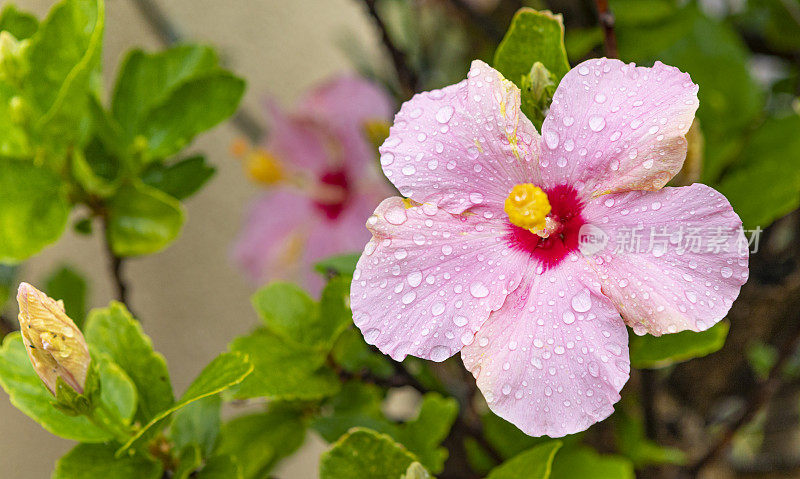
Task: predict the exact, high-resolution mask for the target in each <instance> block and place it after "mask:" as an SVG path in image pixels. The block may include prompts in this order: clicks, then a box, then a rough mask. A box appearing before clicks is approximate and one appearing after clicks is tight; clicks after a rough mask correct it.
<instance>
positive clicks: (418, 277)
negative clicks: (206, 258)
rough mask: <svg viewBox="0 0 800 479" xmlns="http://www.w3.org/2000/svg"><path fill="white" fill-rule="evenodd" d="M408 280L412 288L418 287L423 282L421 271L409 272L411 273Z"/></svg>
mask: <svg viewBox="0 0 800 479" xmlns="http://www.w3.org/2000/svg"><path fill="white" fill-rule="evenodd" d="M406 280H407V281H408V284H409V285H410V286H411V287H412V288H416V287H417V286H419V285H420V284H421V283H422V273H421V272H419V271H415V272H413V273H409V275H408V276H407V277H406Z"/></svg>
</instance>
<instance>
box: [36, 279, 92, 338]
mask: <svg viewBox="0 0 800 479" xmlns="http://www.w3.org/2000/svg"><path fill="white" fill-rule="evenodd" d="M44 289H45V292H46V293H47V295H48V296H50V297H51V298H54V299H60V300H62V301H64V309H65V311H66V312H67V316H69V317H70V319H72V321H74V322H75V324H76V325H77V326H78V328H81V326H82V325H83V321H84V319H86V294H87V289H88V286H87V284H86V278H84V277H83V275H81V274H80V273H78V272H77V271H76V270H74V269H73V268H71V267H69V266H62V267H61V268H59V269H57V270H56V271H54V272H53V273H52V274H51V275H50V277H48V278H47V280H46V281H45V286H44Z"/></svg>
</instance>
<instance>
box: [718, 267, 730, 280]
mask: <svg viewBox="0 0 800 479" xmlns="http://www.w3.org/2000/svg"><path fill="white" fill-rule="evenodd" d="M719 274H720V275H722V277H723V278H730V277H731V276H733V270H732V269H730V268H728V267H727V266H724V267H723V268H722V269H721V270H719Z"/></svg>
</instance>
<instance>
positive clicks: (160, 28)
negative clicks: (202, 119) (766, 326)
mask: <svg viewBox="0 0 800 479" xmlns="http://www.w3.org/2000/svg"><path fill="white" fill-rule="evenodd" d="M133 3H134V5H135V6H136V7H137V8H138V9H139V13H141V15H142V16H143V17H144V19H145V20H146V21H147V23H148V24H149V25H150V27H151V28H152V29H153V32H155V34H156V36H158V39H159V40H160V41H161V43H163V44H164V45H174V44H176V43H180V42H182V41H184V37H183V36H182V35H181V32H180V29H179V28H178V27H177V26H176V25H175V24H174V23H173V22H172V21H171V20H170V18H169V16H168V15H167V14H166V13H164V11H163V10H162V9H161V7H159V6H158V4H157V3H156V2H155V1H153V0H133ZM231 122H232V123H233V125H234V126H235V127H236V128H237V129H238V130H239V131H241V132H242V133H243V134H244V135H245V136H246V137H247V138H248V139H249V140H250V141H251V142H252V143H258V142H259V141H261V138H263V137H264V128H263V127H262V126H261V124H260V123H259V121H258V120H257V116H256V115H254V114H253V113H252V112H250V111H249V110H248V109H247V108H245V107H240V108H239V110H238V111H237V112H236V114H235V115H234V116H233V118H232V119H231Z"/></svg>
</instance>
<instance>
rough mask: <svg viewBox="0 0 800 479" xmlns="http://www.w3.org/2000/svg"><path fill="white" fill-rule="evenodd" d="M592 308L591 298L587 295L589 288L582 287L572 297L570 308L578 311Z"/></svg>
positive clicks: (583, 311)
mask: <svg viewBox="0 0 800 479" xmlns="http://www.w3.org/2000/svg"><path fill="white" fill-rule="evenodd" d="M591 308H592V298H591V296H590V295H589V290H588V289H584V290H583V291H581V292H580V293H578V294H576V295H575V296H573V297H572V309H574V310H575V311H577V312H579V313H585V312H587V311H589V310H590V309H591Z"/></svg>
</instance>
